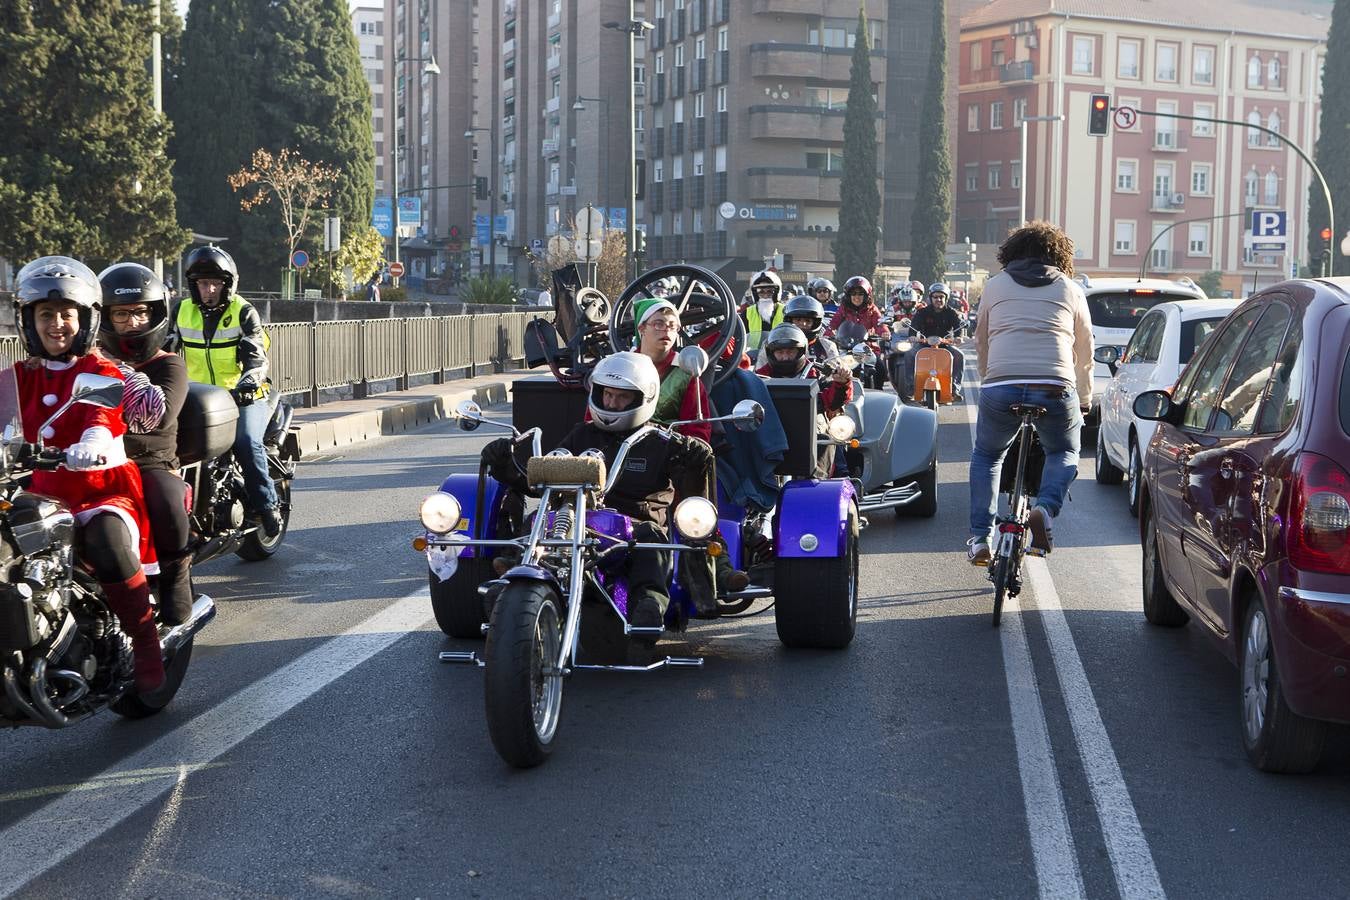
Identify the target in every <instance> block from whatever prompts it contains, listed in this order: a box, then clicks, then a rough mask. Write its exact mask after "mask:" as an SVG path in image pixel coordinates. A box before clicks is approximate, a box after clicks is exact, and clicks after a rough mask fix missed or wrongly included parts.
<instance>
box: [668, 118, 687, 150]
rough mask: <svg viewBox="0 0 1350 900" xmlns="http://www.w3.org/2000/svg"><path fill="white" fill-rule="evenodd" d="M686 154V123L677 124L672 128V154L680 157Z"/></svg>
mask: <svg viewBox="0 0 1350 900" xmlns="http://www.w3.org/2000/svg"><path fill="white" fill-rule="evenodd" d="M683 152H684V123H683V122H676V123H675V124H674V125H672V126H671V127H670V153H671V155H672V156H679V155H680V154H681V153H683Z"/></svg>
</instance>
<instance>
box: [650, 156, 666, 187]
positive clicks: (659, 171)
mask: <svg viewBox="0 0 1350 900" xmlns="http://www.w3.org/2000/svg"><path fill="white" fill-rule="evenodd" d="M665 174H666V167H665V163H664V162H663V161H662V160H659V159H656V160H652V181H654V182H656V183H657V184H660V183H661V182H662V181H664V180H665Z"/></svg>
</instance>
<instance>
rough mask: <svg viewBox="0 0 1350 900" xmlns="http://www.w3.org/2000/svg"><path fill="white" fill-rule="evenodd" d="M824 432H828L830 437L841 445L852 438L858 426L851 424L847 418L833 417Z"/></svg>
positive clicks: (850, 420) (851, 421)
mask: <svg viewBox="0 0 1350 900" xmlns="http://www.w3.org/2000/svg"><path fill="white" fill-rule="evenodd" d="M826 430H827V431H829V433H830V437H832V438H833V439H834V440H836V441H839V442H840V443H841V444H842V443H843V442H844V441H846V440H848V439H849V438H851V437H853V433H854V432H855V431H857V430H858V426H857V425H855V424H853V420H852V419H850V418H849V417H848V416H835V417H834V418H833V419H831V420H830V424H829V425H828V426H827V428H826Z"/></svg>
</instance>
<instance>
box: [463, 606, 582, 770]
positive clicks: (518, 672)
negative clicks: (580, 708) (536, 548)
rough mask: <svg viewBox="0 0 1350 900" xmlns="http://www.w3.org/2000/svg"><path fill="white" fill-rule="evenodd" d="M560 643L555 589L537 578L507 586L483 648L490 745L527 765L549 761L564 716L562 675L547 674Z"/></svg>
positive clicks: (514, 761)
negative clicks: (562, 715) (546, 671)
mask: <svg viewBox="0 0 1350 900" xmlns="http://www.w3.org/2000/svg"><path fill="white" fill-rule="evenodd" d="M561 646H562V610H561V604H560V602H559V600H558V596H557V593H556V592H555V591H554V590H553V588H552V587H550V586H549V585H547V584H542V583H540V582H537V581H516V582H512V583H511V584H508V585H507V586H506V587H505V588H504V589H503V590H502V593H501V596H500V597H499V598H498V599H497V604H496V606H495V607H494V608H493V610H492V628H491V629H490V630H489V631H488V636H487V645H486V647H485V648H484V650H483V659H484V662H485V664H486V667H485V668H484V670H483V699H484V705H485V708H486V712H487V725H488V735H489V736H490V737H491V738H492V746H493V747H495V748H496V749H497V753H498V754H499V755H500V756H501V758H502V759H504V760H506V761H507V762H508V763H510V764H511V765H513V766H515V767H517V768H520V769H528V768H531V767H533V766H537V765H539V764H540V763H542V762H543V761H544V760H546V759H548V757H549V754H551V753H552V752H553V743H554V741H555V740H556V739H557V736H558V725H559V723H560V720H561V714H562V688H563V684H562V675H561V674H552V675H546V674H544V671H545V670H549V669H552V668H553V666H554V665H555V663H556V662H557V654H558V651H559V648H560V647H561Z"/></svg>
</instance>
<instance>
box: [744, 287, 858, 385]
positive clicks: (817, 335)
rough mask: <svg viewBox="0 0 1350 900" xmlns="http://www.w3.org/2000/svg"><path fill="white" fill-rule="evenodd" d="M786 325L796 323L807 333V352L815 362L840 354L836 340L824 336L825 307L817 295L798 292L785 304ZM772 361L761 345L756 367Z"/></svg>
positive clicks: (784, 317) (784, 316)
mask: <svg viewBox="0 0 1350 900" xmlns="http://www.w3.org/2000/svg"><path fill="white" fill-rule="evenodd" d="M783 319H784V322H783V324H784V325H796V326H797V327H798V328H800V329H801V330H802V333H803V334H805V335H806V340H807V345H806V353H807V356H809V357H810V358H811V359H812V360H813V361H815V362H824V361H825V360H827V359H833V358H834V357H836V356H838V355H839V348H838V347H836V346H835V343H834V341H832V340H830V339H829V338H827V337H825V336H824V331H825V307H824V306H823V305H821V302H820V301H819V300H817V299H816V298H815V297H812V296H809V295H808V294H798V295H797V296H795V297H793V298H792V299H791V300H789V301H788V302H787V303H786V304H785V305H784V306H783ZM769 362H770V358H769V352H768V350H766V349H765V348H763V347H761V348H760V351H759V359H757V360H756V361H755V368H762V367H763V366H766V365H768V364H769Z"/></svg>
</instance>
